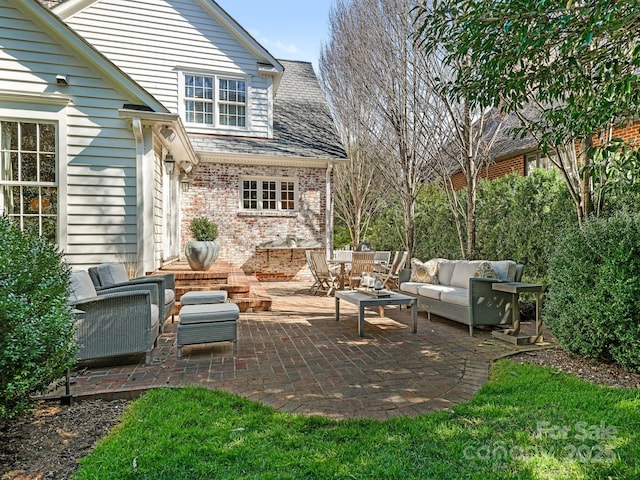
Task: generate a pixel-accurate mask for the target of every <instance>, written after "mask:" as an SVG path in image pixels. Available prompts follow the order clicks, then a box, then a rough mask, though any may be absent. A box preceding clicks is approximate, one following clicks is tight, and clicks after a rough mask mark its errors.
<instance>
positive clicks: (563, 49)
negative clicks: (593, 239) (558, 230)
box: [414, 0, 640, 222]
mask: <svg viewBox="0 0 640 480" xmlns="http://www.w3.org/2000/svg"><path fill="white" fill-rule="evenodd" d="M414 13H415V15H416V25H417V34H418V37H419V39H420V45H422V46H423V47H424V49H425V51H426V52H430V51H432V50H433V48H435V46H444V51H445V52H446V55H445V57H444V61H445V63H446V64H448V65H450V66H452V67H455V68H454V71H455V72H456V74H455V76H454V78H453V79H451V80H450V81H447V82H443V83H442V84H441V86H442V87H443V89H444V90H445V91H446V92H447V93H448V94H449V95H451V96H452V97H454V98H464V99H468V100H469V101H470V102H471V104H472V105H473V106H488V105H492V106H495V107H498V106H499V107H500V108H501V109H502V110H503V111H505V112H523V111H524V107H525V106H526V107H527V111H529V112H532V111H533V112H534V114H533V115H525V114H521V121H522V128H521V129H519V131H518V132H517V133H519V134H520V135H525V134H530V135H532V136H533V137H534V138H535V139H537V140H538V142H539V143H540V145H541V147H542V149H543V150H545V151H554V152H555V158H554V159H553V161H554V163H555V164H556V166H558V167H559V168H560V170H561V171H562V174H563V176H564V178H565V180H566V182H567V185H568V186H569V190H570V192H571V195H572V197H573V199H574V202H575V204H576V211H577V214H578V219H579V221H580V222H582V221H583V219H584V218H585V217H586V216H588V215H590V214H592V213H594V211H597V205H598V204H599V203H600V202H601V199H602V198H603V196H602V190H603V188H604V187H605V186H606V182H607V181H608V180H610V178H609V177H608V176H607V175H600V174H601V173H602V172H610V169H607V168H606V165H605V166H604V167H603V166H602V165H596V163H595V162H594V160H595V159H597V158H600V159H601V160H602V161H604V162H607V161H608V160H610V159H612V158H616V156H618V155H607V153H611V152H614V151H615V152H616V154H617V153H619V150H618V147H620V146H621V144H620V143H619V142H616V141H615V139H613V138H611V135H610V132H611V128H612V126H613V125H615V124H616V123H617V122H619V121H620V120H621V119H623V118H625V117H628V116H630V115H634V114H637V111H638V106H639V105H640V89H639V88H638V86H639V85H640V82H639V81H638V80H639V78H638V71H639V68H640V60H639V54H640V8H639V7H638V2H637V0H616V1H610V0H577V1H574V0H569V1H564V2H559V1H557V0H501V1H487V0H443V1H440V2H435V1H434V2H431V1H424V2H422V3H421V4H420V5H419V6H417V7H416V9H415V11H414ZM594 135H597V138H598V141H597V142H596V144H597V145H598V147H597V148H596V147H594V142H593V138H594ZM576 143H577V144H578V145H579V147H578V149H576V148H575V145H576ZM598 152H604V153H605V154H604V155H600V154H599V153H598ZM618 157H619V156H618ZM597 167H599V168H597ZM596 173H598V174H596Z"/></svg>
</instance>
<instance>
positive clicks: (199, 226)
mask: <svg viewBox="0 0 640 480" xmlns="http://www.w3.org/2000/svg"><path fill="white" fill-rule="evenodd" d="M189 230H191V234H192V235H193V238H194V239H195V240H197V241H199V242H212V241H213V240H215V239H216V238H218V225H216V224H215V223H214V222H213V221H211V220H210V219H209V218H207V217H195V218H194V219H192V220H191V223H190V224H189Z"/></svg>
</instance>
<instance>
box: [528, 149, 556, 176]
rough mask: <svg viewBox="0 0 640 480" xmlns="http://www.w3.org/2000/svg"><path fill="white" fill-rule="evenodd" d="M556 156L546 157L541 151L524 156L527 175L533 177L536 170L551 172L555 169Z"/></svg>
mask: <svg viewBox="0 0 640 480" xmlns="http://www.w3.org/2000/svg"><path fill="white" fill-rule="evenodd" d="M555 158H556V155H555V154H552V155H547V156H545V155H544V154H543V153H542V152H541V151H537V152H531V153H527V154H526V155H525V156H524V163H525V169H526V173H527V175H531V174H532V173H533V171H534V170H535V169H536V168H542V169H544V170H549V169H551V168H553V167H554V163H553V160H555Z"/></svg>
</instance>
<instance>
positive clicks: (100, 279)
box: [89, 263, 176, 333]
mask: <svg viewBox="0 0 640 480" xmlns="http://www.w3.org/2000/svg"><path fill="white" fill-rule="evenodd" d="M89 276H90V277H91V281H92V282H93V285H94V286H95V287H96V290H97V291H100V290H102V289H104V288H107V287H114V286H119V285H131V284H140V283H155V284H156V285H157V286H158V296H159V302H160V303H159V304H158V305H164V308H163V317H162V320H163V321H162V322H160V332H161V333H162V332H163V331H164V320H166V319H167V318H169V317H171V323H173V321H174V318H175V317H174V307H175V304H176V293H175V291H176V281H175V275H174V274H173V273H164V274H155V275H146V276H144V277H137V278H129V276H128V275H127V271H126V270H125V268H124V265H122V264H121V263H103V264H100V265H98V266H97V267H91V268H89Z"/></svg>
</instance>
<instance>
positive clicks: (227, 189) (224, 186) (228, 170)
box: [180, 163, 326, 279]
mask: <svg viewBox="0 0 640 480" xmlns="http://www.w3.org/2000/svg"><path fill="white" fill-rule="evenodd" d="M325 172H326V171H325V170H324V169H321V168H287V167H270V166H249V165H223V164H212V163H201V164H199V165H197V166H195V167H194V168H193V170H192V171H191V172H190V173H189V177H190V178H191V184H190V187H189V191H188V192H182V198H181V202H180V203H181V207H180V208H181V210H180V214H181V215H180V216H181V220H180V221H181V239H180V240H181V241H180V244H181V252H184V245H185V243H186V242H187V241H188V240H189V239H190V238H191V235H190V232H189V222H190V220H191V219H192V218H193V217H196V216H200V215H206V216H208V217H210V218H212V219H213V221H215V222H216V223H217V225H218V235H219V236H218V240H219V242H220V259H222V260H226V261H229V262H230V263H232V264H233V265H235V266H237V267H240V268H242V269H243V270H244V271H245V272H246V273H249V274H255V275H257V276H259V277H262V278H263V279H269V276H272V277H274V278H273V279H284V278H299V277H300V276H301V275H302V276H303V277H305V278H307V275H308V270H307V268H306V259H305V256H304V250H303V249H299V250H298V251H295V250H294V251H292V250H289V249H286V250H284V251H281V252H276V251H269V252H270V253H269V254H268V258H267V252H266V251H264V250H260V249H257V248H256V247H257V246H258V245H260V244H261V243H264V242H266V241H269V240H274V239H277V238H278V237H283V238H284V237H286V236H287V235H294V236H296V237H298V238H300V239H304V240H317V241H319V242H322V244H323V245H324V239H325V221H326V185H325ZM247 176H250V177H255V176H267V177H277V178H283V177H288V178H293V179H295V180H296V181H297V188H298V191H297V193H298V211H297V212H295V213H284V212H283V213H275V212H274V213H271V212H269V213H263V214H261V213H259V212H246V211H241V210H240V182H241V178H242V177H247ZM292 252H293V253H292ZM181 255H182V257H183V259H184V253H181Z"/></svg>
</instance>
